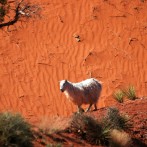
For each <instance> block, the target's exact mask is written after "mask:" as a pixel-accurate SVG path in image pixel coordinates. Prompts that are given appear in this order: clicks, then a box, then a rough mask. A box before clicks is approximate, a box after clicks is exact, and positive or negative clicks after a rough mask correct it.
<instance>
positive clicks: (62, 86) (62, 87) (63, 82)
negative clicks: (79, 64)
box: [60, 80, 68, 92]
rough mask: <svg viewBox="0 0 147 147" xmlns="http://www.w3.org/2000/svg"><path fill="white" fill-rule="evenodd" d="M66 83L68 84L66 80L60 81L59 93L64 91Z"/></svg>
mask: <svg viewBox="0 0 147 147" xmlns="http://www.w3.org/2000/svg"><path fill="white" fill-rule="evenodd" d="M67 83H68V82H67V80H62V81H60V90H61V92H64V91H65V90H66V86H67Z"/></svg>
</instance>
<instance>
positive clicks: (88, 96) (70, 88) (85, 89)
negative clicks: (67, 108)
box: [60, 78, 102, 112]
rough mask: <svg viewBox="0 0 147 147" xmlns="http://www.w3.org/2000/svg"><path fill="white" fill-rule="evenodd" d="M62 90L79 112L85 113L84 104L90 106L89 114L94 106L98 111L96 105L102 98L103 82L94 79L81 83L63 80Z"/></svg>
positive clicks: (61, 83)
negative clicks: (82, 106) (100, 97)
mask: <svg viewBox="0 0 147 147" xmlns="http://www.w3.org/2000/svg"><path fill="white" fill-rule="evenodd" d="M60 90H61V91H62V92H64V94H65V95H66V97H67V98H69V99H70V100H71V101H72V102H73V103H74V104H75V105H77V106H78V112H81V111H84V110H83V109H82V108H81V105H82V104H89V107H88V108H87V109H86V112H88V111H89V110H90V108H91V106H92V105H93V104H94V107H95V109H94V110H97V106H96V103H97V101H98V98H99V96H100V93H101V90H102V85H101V82H99V81H97V80H96V79H94V78H90V79H87V80H85V81H82V82H79V83H71V82H69V81H67V80H62V81H60Z"/></svg>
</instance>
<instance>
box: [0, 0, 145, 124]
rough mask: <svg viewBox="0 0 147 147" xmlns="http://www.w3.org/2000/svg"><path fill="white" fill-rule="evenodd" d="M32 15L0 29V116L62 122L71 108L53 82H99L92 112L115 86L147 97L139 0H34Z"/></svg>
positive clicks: (106, 101) (142, 4) (104, 102)
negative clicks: (8, 113)
mask: <svg viewBox="0 0 147 147" xmlns="http://www.w3.org/2000/svg"><path fill="white" fill-rule="evenodd" d="M30 3H31V4H35V5H38V6H39V7H40V13H39V15H38V14H37V15H35V16H34V17H32V18H27V19H25V18H24V21H22V22H20V21H19V22H17V23H16V24H15V25H14V26H11V27H10V28H9V31H8V30H7V28H6V27H5V28H3V29H1V30H0V38H1V39H0V111H14V112H20V113H22V114H23V115H24V116H25V117H26V118H27V119H28V120H30V122H36V121H38V120H39V119H42V118H43V117H48V116H56V115H59V116H68V115H70V114H72V112H74V111H76V106H75V105H73V104H72V103H71V102H69V101H68V100H67V99H66V97H65V95H64V94H63V93H61V92H60V89H59V81H60V80H62V79H67V80H70V81H72V82H79V81H82V80H85V79H87V78H90V77H94V78H96V79H98V80H100V81H102V82H103V91H102V94H101V97H100V100H99V102H98V107H99V108H102V107H104V106H109V105H112V104H114V103H116V102H115V100H114V99H113V97H112V95H113V93H114V91H115V90H117V89H118V88H122V87H126V86H128V85H134V86H135V88H136V93H137V96H138V97H143V96H145V95H147V46H146V44H147V10H146V8H147V1H146V0H144V1H143V0H131V1H126V0H90V1H85V0H70V1H68V0H53V1H52V0H42V1H40V0H33V1H31V2H30Z"/></svg>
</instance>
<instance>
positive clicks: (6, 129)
mask: <svg viewBox="0 0 147 147" xmlns="http://www.w3.org/2000/svg"><path fill="white" fill-rule="evenodd" d="M32 140H33V134H32V132H31V126H30V125H29V124H28V123H27V122H26V121H25V120H24V119H23V118H22V117H21V115H20V114H12V113H10V112H4V113H0V146H3V147H10V146H11V147H12V146H15V147H31V146H32Z"/></svg>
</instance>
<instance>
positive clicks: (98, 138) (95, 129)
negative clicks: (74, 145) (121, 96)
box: [70, 114, 110, 145]
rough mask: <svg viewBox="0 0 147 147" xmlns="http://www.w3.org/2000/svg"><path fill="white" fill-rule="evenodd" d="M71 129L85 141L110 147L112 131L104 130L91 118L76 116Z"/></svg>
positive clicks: (82, 115) (81, 115)
mask: <svg viewBox="0 0 147 147" xmlns="http://www.w3.org/2000/svg"><path fill="white" fill-rule="evenodd" d="M70 129H71V131H72V132H74V133H76V134H77V135H78V136H80V137H81V139H85V140H87V141H88V142H89V143H91V144H95V145H108V139H109V131H110V130H109V129H108V127H106V128H103V127H102V125H101V124H100V123H99V122H98V121H96V120H95V119H94V118H92V117H90V116H87V115H84V114H75V115H74V116H73V120H72V121H71V126H70Z"/></svg>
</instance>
